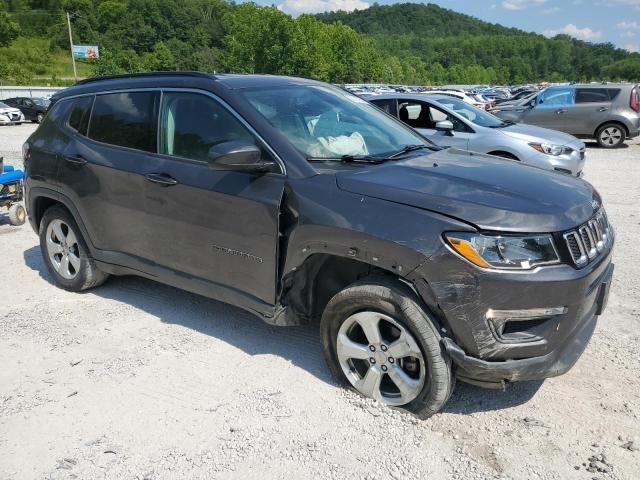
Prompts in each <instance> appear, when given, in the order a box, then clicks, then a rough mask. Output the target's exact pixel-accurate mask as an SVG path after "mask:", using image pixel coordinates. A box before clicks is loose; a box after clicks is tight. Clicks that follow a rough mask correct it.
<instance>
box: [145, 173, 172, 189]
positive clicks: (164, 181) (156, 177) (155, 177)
mask: <svg viewBox="0 0 640 480" xmlns="http://www.w3.org/2000/svg"><path fill="white" fill-rule="evenodd" d="M144 178H146V179H147V180H148V181H150V182H151V183H157V184H158V185H161V186H163V187H171V186H173V185H177V184H178V181H177V180H176V179H175V178H173V177H171V176H169V175H167V174H165V173H149V174H147V175H145V177H144Z"/></svg>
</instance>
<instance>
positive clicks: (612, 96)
mask: <svg viewBox="0 0 640 480" xmlns="http://www.w3.org/2000/svg"><path fill="white" fill-rule="evenodd" d="M607 91H608V92H609V100H611V101H613V100H615V99H616V98H617V96H618V95H619V94H620V89H619V88H608V89H607Z"/></svg>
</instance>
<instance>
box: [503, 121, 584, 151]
mask: <svg viewBox="0 0 640 480" xmlns="http://www.w3.org/2000/svg"><path fill="white" fill-rule="evenodd" d="M496 130H498V131H499V132H502V133H504V134H505V135H508V136H510V137H514V138H517V139H519V140H523V141H525V142H547V143H554V144H556V145H571V144H573V145H575V143H576V142H580V141H579V140H578V139H577V138H576V137H574V136H573V135H569V134H568V133H564V132H559V131H557V130H550V129H548V128H542V127H536V126H534V125H525V124H523V123H518V124H517V125H511V126H509V127H504V128H498V129H496ZM580 143H582V142H580ZM583 146H584V145H583Z"/></svg>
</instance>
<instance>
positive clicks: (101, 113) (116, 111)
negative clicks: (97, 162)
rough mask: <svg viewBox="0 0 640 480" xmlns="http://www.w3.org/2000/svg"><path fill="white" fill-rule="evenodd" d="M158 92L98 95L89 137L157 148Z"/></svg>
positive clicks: (153, 150) (139, 146) (128, 146)
mask: <svg viewBox="0 0 640 480" xmlns="http://www.w3.org/2000/svg"><path fill="white" fill-rule="evenodd" d="M158 99H159V95H158V93H157V92H126V93H109V94H103V95H97V96H96V99H95V102H94V104H93V113H92V115H91V122H90V125H89V138H91V139H93V140H96V141H98V142H102V143H108V144H111V145H117V146H120V147H127V148H134V149H136V150H144V151H147V152H155V151H156V138H157V123H158V122H157V118H158Z"/></svg>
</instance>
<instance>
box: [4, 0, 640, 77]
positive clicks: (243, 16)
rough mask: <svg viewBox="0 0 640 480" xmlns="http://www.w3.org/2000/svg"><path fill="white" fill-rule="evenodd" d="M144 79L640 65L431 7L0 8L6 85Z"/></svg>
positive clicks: (605, 72)
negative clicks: (298, 12)
mask: <svg viewBox="0 0 640 480" xmlns="http://www.w3.org/2000/svg"><path fill="white" fill-rule="evenodd" d="M66 12H70V14H71V28H72V33H73V38H74V43H75V44H76V45H97V46H99V47H100V58H99V59H98V60H97V61H90V62H78V71H79V75H80V77H85V76H90V75H104V74H113V73H127V72H138V71H148V70H203V71H211V72H213V71H218V72H238V73H270V74H284V75H299V76H306V77H312V78H317V79H320V80H325V81H329V82H334V83H356V82H383V83H393V84H401V83H405V84H413V85H437V84H451V83H462V84H486V83H499V84H505V83H512V84H513V83H525V82H526V83H528V82H537V81H543V80H547V81H590V80H598V81H600V80H639V78H638V77H640V54H637V53H636V54H630V53H629V52H626V51H624V50H621V49H616V48H615V47H614V46H613V45H611V44H598V45H595V44H590V43H585V42H580V41H578V40H574V39H572V38H570V37H567V36H558V37H556V38H554V39H547V38H545V37H543V36H541V35H536V34H532V33H526V32H523V31H520V30H517V29H513V28H506V27H503V26H500V25H493V24H490V23H486V22H482V21H480V20H478V19H475V18H473V17H470V16H468V15H462V14H459V13H456V12H453V11H451V10H447V9H443V8H440V7H437V6H435V5H424V4H399V5H394V6H379V5H375V4H374V5H373V6H372V7H370V8H369V9H367V10H362V11H356V12H353V13H344V12H340V13H330V14H323V15H317V16H313V15H302V16H300V17H298V18H292V17H291V16H289V15H287V14H285V13H283V12H281V11H280V10H278V9H277V8H276V7H260V6H257V5H255V4H252V3H236V2H233V1H230V0H0V83H1V84H5V85H6V84H68V83H71V81H72V80H71V79H70V77H71V75H72V69H71V61H70V57H69V36H68V35H69V34H68V32H67V25H66Z"/></svg>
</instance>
